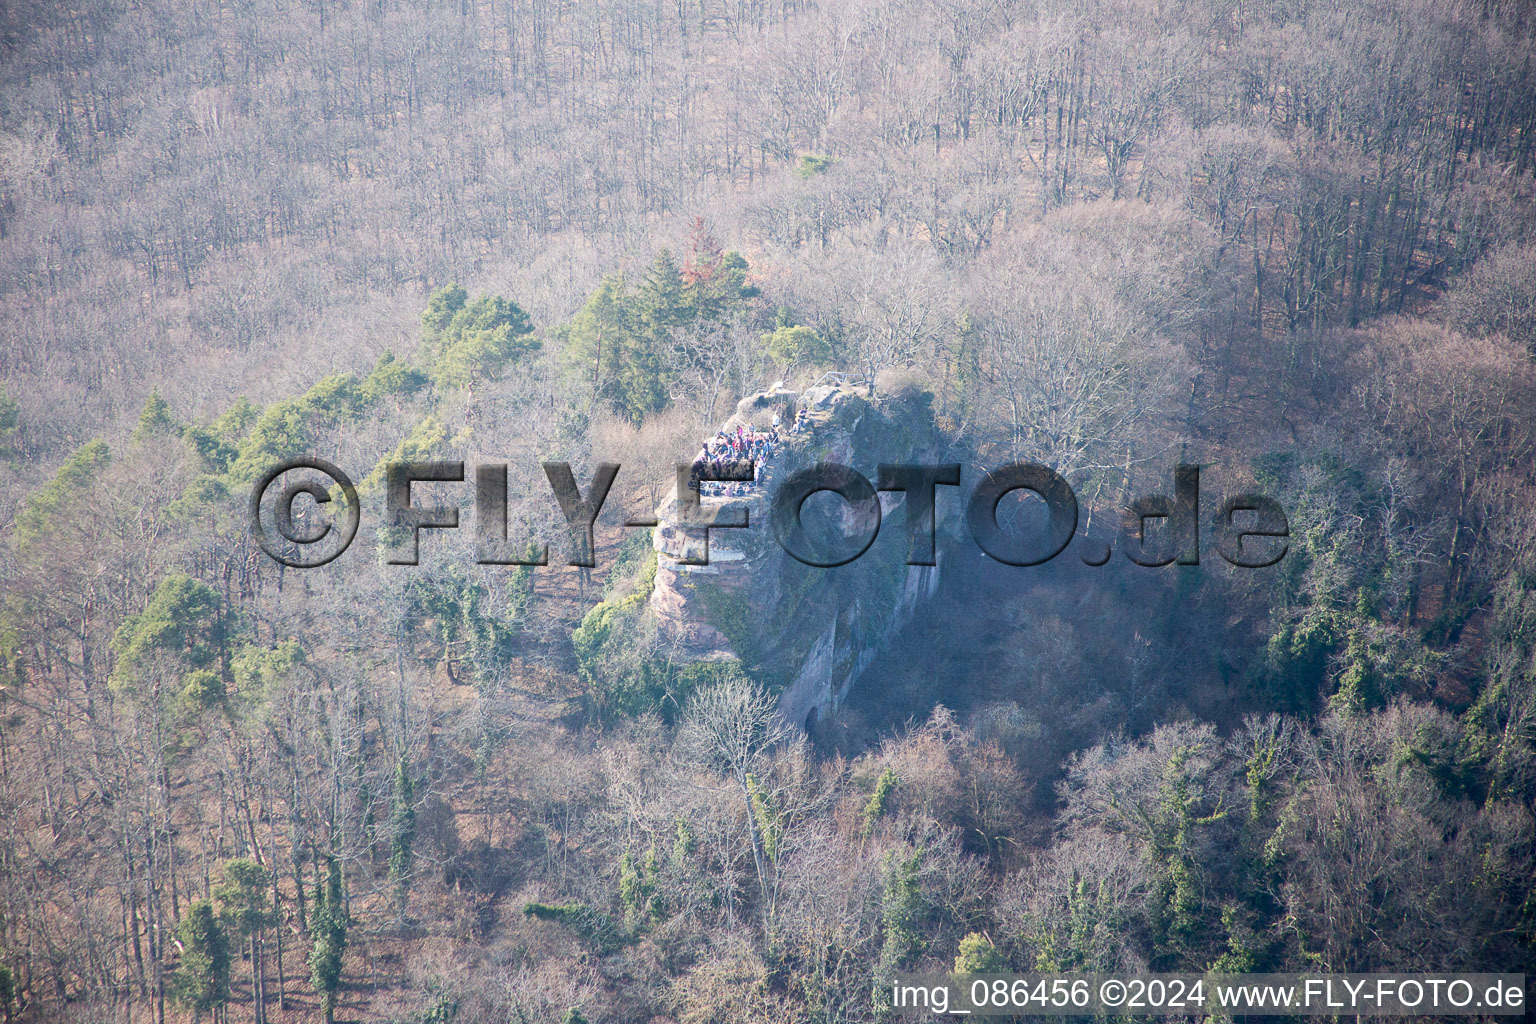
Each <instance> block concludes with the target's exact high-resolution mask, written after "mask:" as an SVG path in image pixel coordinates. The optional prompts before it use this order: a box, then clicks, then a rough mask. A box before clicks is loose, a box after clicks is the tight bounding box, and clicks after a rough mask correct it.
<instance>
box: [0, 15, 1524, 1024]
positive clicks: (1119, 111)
mask: <svg viewBox="0 0 1536 1024" xmlns="http://www.w3.org/2000/svg"><path fill="white" fill-rule="evenodd" d="M1533 193H1536V7H1533V6H1532V5H1531V4H1529V3H1528V2H1526V0H926V2H908V0H848V2H843V3H832V2H825V3H812V2H808V0H807V2H800V0H779V2H767V0H686V2H685V0H676V2H673V0H599V2H585V3H578V2H575V0H458V2H456V3H444V4H436V5H410V4H406V3H401V2H398V0H366V2H363V0H356V2H350V0H238V2H230V3H221V2H217V0H146V2H142V3H127V2H122V0H78V2H75V3H71V4H52V3H46V2H44V3H12V4H5V5H3V6H0V309H3V312H4V316H3V317H0V380H3V389H0V588H3V598H0V1019H3V1020H5V1021H7V1022H10V1021H17V1022H32V1021H69V1022H80V1024H85V1022H114V1024H116V1022H123V1024H129V1022H143V1024H165V1022H168V1021H169V1022H179V1021H201V1020H204V1019H213V1020H215V1021H226V1020H232V1021H246V1020H250V1021H254V1022H256V1024H266V1022H271V1024H280V1022H286V1021H301V1020H303V1021H313V1020H322V1019H323V1020H325V1021H327V1022H331V1021H335V1020H354V1021H390V1022H399V1024H406V1022H411V1024H449V1022H459V1024H481V1022H486V1024H491V1022H495V1024H501V1022H518V1024H524V1022H526V1024H533V1022H544V1021H548V1022H563V1024H578V1022H591V1024H598V1022H609V1021H612V1022H619V1021H656V1022H662V1021H670V1022H678V1024H704V1022H710V1021H732V1022H736V1021H741V1022H752V1021H762V1022H778V1021H790V1020H794V1021H800V1020H804V1021H820V1022H829V1024H830V1022H858V1021H876V1020H883V1019H888V1017H889V1016H890V1008H889V1006H888V1005H886V1004H884V1003H883V1002H882V1001H881V997H880V995H879V993H880V991H881V989H882V985H883V983H884V981H885V980H887V979H889V978H890V977H891V976H892V975H893V974H894V973H895V972H896V971H906V970H919V969H927V970H949V969H952V968H953V969H968V970H991V969H1011V970H1052V971H1057V970H1059V971H1107V970H1123V971H1136V970H1156V971H1206V970H1225V971H1238V972H1243V971H1286V970H1320V971H1337V972H1345V971H1355V972H1364V971H1384V970H1393V969H1397V970H1414V971H1421V970H1432V971H1449V970H1456V969H1465V970H1483V971H1522V970H1524V971H1527V972H1530V973H1536V972H1532V971H1531V968H1532V966H1533V964H1536V884H1533V879H1536V362H1533V360H1536V203H1533ZM829 374H833V375H837V376H836V377H835V378H830V379H838V380H845V381H850V382H855V383H856V384H857V386H858V388H859V389H860V390H861V391H862V392H863V394H864V395H865V396H866V398H867V400H868V401H870V402H873V403H877V404H879V405H880V407H881V408H882V409H884V410H888V412H887V413H886V414H887V415H890V416H892V417H899V416H901V415H917V414H918V412H920V413H921V415H922V416H924V417H925V418H926V419H927V420H928V421H930V422H931V425H932V427H933V429H934V430H936V431H937V432H938V433H939V434H940V435H941V436H942V437H943V438H944V439H945V444H946V445H947V446H948V449H949V451H948V452H947V454H946V459H947V460H948V461H953V462H960V463H964V464H965V465H966V466H967V467H982V468H986V467H995V466H999V465H1002V464H1005V463H1010V462H1017V461H1034V462H1039V463H1042V464H1044V465H1047V466H1050V467H1052V468H1054V469H1055V470H1056V471H1057V472H1059V473H1061V474H1062V475H1063V476H1065V477H1066V478H1067V479H1068V480H1069V481H1070V482H1071V483H1072V486H1073V488H1074V489H1075V491H1076V494H1077V496H1078V500H1079V502H1080V504H1081V506H1082V515H1083V518H1084V521H1085V523H1086V524H1087V525H1088V526H1089V527H1090V528H1093V529H1096V530H1100V531H1107V530H1108V529H1109V528H1107V527H1105V526H1104V524H1105V523H1110V524H1116V523H1118V522H1119V514H1120V513H1119V510H1120V509H1121V508H1123V507H1124V506H1125V505H1126V504H1127V503H1128V502H1130V501H1132V500H1133V499H1135V498H1137V497H1139V496H1142V495H1147V494H1152V493H1167V492H1170V490H1171V484H1172V481H1173V477H1174V467H1175V466H1176V465H1178V464H1181V463H1189V464H1200V465H1201V466H1202V467H1203V468H1204V473H1205V475H1204V476H1203V478H1202V480H1203V481H1205V482H1208V483H1209V485H1210V487H1211V488H1212V490H1211V491H1210V494H1209V496H1208V497H1205V498H1202V501H1203V502H1208V503H1209V506H1210V507H1211V508H1214V506H1215V504H1216V501H1217V499H1218V498H1219V496H1220V494H1221V493H1225V492H1232V491H1237V490H1251V491H1260V492H1263V493H1265V494H1268V495H1271V496H1273V497H1274V498H1275V499H1276V500H1277V501H1279V502H1280V504H1281V505H1282V506H1283V507H1284V509H1285V510H1286V513H1287V515H1288V518H1289V523H1290V536H1289V539H1288V545H1289V546H1288V550H1287V552H1286V555H1285V557H1284V558H1283V559H1282V560H1281V561H1280V562H1279V563H1278V564H1277V565H1275V566H1272V567H1269V568H1265V569H1254V570H1240V569H1235V568H1232V567H1229V566H1227V565H1225V564H1224V563H1222V562H1221V561H1219V560H1218V559H1216V558H1215V556H1214V551H1213V550H1207V551H1206V552H1205V554H1204V557H1203V559H1202V562H1201V564H1200V565H1198V566H1187V565H1168V566H1165V567H1163V568H1145V567H1141V566H1136V565H1132V564H1129V563H1128V562H1126V561H1125V560H1124V559H1121V558H1120V557H1119V555H1118V554H1117V556H1116V560H1115V561H1114V562H1113V563H1112V564H1111V565H1110V566H1107V567H1105V568H1102V569H1087V570H1085V569H1083V568H1081V567H1080V566H1079V565H1077V564H1075V563H1076V559H1075V556H1071V557H1067V558H1065V559H1064V560H1063V562H1064V563H1069V564H1063V562H1059V563H1054V564H1053V565H1051V566H1044V567H1036V568H1014V567H1010V566H1003V565H1000V564H996V563H991V564H985V565H983V564H981V560H980V559H979V558H978V556H977V555H976V553H975V551H974V550H973V549H971V548H969V547H966V546H965V545H958V546H957V545H953V544H952V545H950V546H949V547H948V548H946V549H945V550H943V551H941V554H940V567H941V569H943V570H944V571H943V574H942V583H941V585H940V588H939V590H938V592H937V593H936V594H935V596H934V597H933V599H932V600H931V601H930V602H929V603H928V605H927V606H926V607H924V608H922V609H920V610H919V611H918V612H917V613H916V614H915V616H914V618H913V619H912V621H911V622H909V623H908V624H907V625H906V626H905V628H904V629H903V630H902V634H901V636H899V637H897V638H895V639H894V640H892V641H891V643H890V644H889V645H887V646H886V647H885V648H884V649H882V650H880V651H877V652H873V660H872V662H871V664H870V668H869V671H868V673H866V676H865V677H864V678H863V679H862V680H861V682H860V684H859V685H858V686H857V687H855V689H854V691H853V692H852V693H851V694H850V695H849V697H848V699H847V701H846V702H845V703H844V704H843V705H842V706H841V707H839V708H837V709H835V711H833V712H831V713H829V714H828V715H827V716H825V717H824V718H822V719H821V720H820V721H818V722H816V723H815V725H814V728H812V729H810V730H809V731H806V730H805V729H803V728H802V727H801V726H802V725H803V723H798V722H797V723H786V722H784V721H782V720H781V718H780V717H779V716H778V714H777V710H776V704H775V699H776V694H775V692H774V685H773V681H772V679H771V678H769V677H768V675H766V674H765V673H764V672H762V671H761V667H760V666H757V665H754V664H751V663H749V661H747V660H741V661H724V662H711V663H709V664H707V665H704V666H701V665H699V664H693V663H690V662H689V661H688V660H687V658H686V657H685V656H684V655H683V653H682V651H681V649H680V647H679V646H678V644H677V642H676V638H674V637H671V636H669V635H668V633H667V631H666V630H665V629H663V628H661V626H660V625H659V624H658V622H657V621H656V618H655V616H654V615H653V614H652V613H651V611H650V606H649V604H648V603H647V602H648V599H649V597H650V595H651V593H652V588H653V587H654V586H655V576H656V572H657V555H656V553H655V550H654V549H653V547H652V545H651V538H650V537H649V535H648V533H647V531H644V530H636V529H625V528H623V527H622V526H621V523H623V521H624V520H625V517H626V516H635V515H646V514H649V513H650V511H651V510H652V509H654V508H655V507H656V506H657V504H658V502H660V501H661V500H662V499H663V498H664V497H665V496H666V495H667V493H668V490H669V488H671V487H672V486H673V483H674V480H675V472H674V467H675V465H676V464H677V463H678V462H679V460H687V459H688V458H689V457H690V456H691V455H692V453H693V452H695V451H697V450H698V447H699V443H700V441H701V440H702V439H706V438H709V437H711V436H713V435H714V433H715V431H716V429H717V428H718V427H719V425H720V424H721V423H722V422H723V421H724V420H725V418H726V417H727V416H729V415H730V414H731V412H732V411H733V410H734V409H735V408H736V403H737V400H738V399H740V398H741V397H742V396H744V395H748V394H751V393H753V392H757V391H761V390H763V389H765V388H768V387H769V386H770V385H772V384H774V383H776V382H777V383H783V384H786V385H787V386H788V387H790V388H799V387H804V386H807V385H810V384H812V383H813V382H817V381H821V380H825V379H829V377H828V375H829ZM300 454H312V455H318V456H320V457H322V458H324V459H327V460H330V461H332V462H334V463H336V464H337V465H339V466H342V467H345V468H346V469H347V470H348V472H350V473H352V474H353V476H354V479H355V480H356V481H357V484H358V490H359V492H360V493H361V494H362V496H363V502H364V504H365V505H366V506H367V507H368V508H367V510H365V516H366V515H367V514H371V511H370V510H372V509H376V508H378V507H379V506H380V503H381V502H382V500H383V494H384V492H385V490H386V487H387V483H386V479H385V477H386V474H385V470H384V466H385V464H387V463H388V462H390V461H398V460H421V459H428V458H439V459H453V460H460V461H465V462H467V463H469V464H476V463H486V462H494V463H505V464H507V466H508V487H507V492H508V496H509V498H508V507H507V516H508V519H507V523H508V530H507V536H515V537H528V538H534V539H535V541H537V542H544V541H548V542H549V543H550V546H551V552H550V558H549V563H550V564H549V565H547V566H539V567H534V566H531V565H520V566H512V565H485V564H480V563H479V562H477V560H476V557H475V554H474V550H473V537H472V536H471V534H470V531H469V530H468V529H461V530H458V531H440V532H438V533H435V534H432V535H430V536H429V535H427V534H423V539H422V544H421V548H422V557H421V563H422V564H421V565H419V566H403V565H391V564H389V562H388V558H387V555H388V552H389V550H390V547H391V544H392V543H394V542H395V541H397V540H398V538H395V537H392V536H391V535H390V533H389V531H388V530H387V529H376V528H375V525H374V524H373V523H371V522H370V523H367V524H365V527H364V529H363V531H362V533H361V534H360V535H359V539H358V540H357V542H356V544H355V545H354V546H353V548H352V549H351V550H350V551H349V552H348V553H347V554H346V555H345V557H344V558H343V559H340V560H338V561H337V562H336V563H333V564H332V565H330V566H326V567H322V568H318V569H310V570H297V569H291V568H285V567H284V566H282V565H280V564H279V563H278V562H276V561H274V560H273V559H272V558H270V557H268V555H267V554H265V553H263V552H262V551H261V550H260V548H259V547H258V546H257V544H256V542H255V541H254V540H253V538H252V535H251V533H250V529H249V522H248V511H247V502H248V499H249V496H250V492H251V489H252V487H253V485H254V484H255V482H256V481H257V480H258V479H259V478H260V477H261V476H262V475H263V474H264V473H265V472H266V471H267V470H268V469H269V468H270V467H271V466H272V465H274V464H275V463H276V462H277V461H278V460H280V459H283V458H286V457H289V456H294V455H300ZM552 461H562V462H567V463H569V464H571V466H572V467H573V471H574V474H575V477H576V479H577V480H578V481H580V482H581V483H582V485H583V486H585V485H586V482H587V481H590V480H592V479H593V474H594V471H595V468H596V467H597V465H598V464H599V463H603V462H616V463H619V464H620V465H621V466H622V467H623V468H622V470H621V471H620V475H619V477H618V483H617V484H616V485H615V487H614V489H613V491H612V496H611V497H610V499H609V503H608V506H607V508H606V509H605V511H604V513H603V515H602V517H601V518H600V520H599V522H598V528H597V534H596V552H595V553H596V558H595V562H596V566H595V567H581V566H571V565H566V564H565V563H566V562H567V561H569V559H568V557H567V556H568V555H569V554H570V553H571V552H570V550H569V547H570V546H569V545H567V544H566V543H565V541H564V538H565V536H566V533H565V519H564V518H563V516H562V512H561V508H560V506H559V505H558V504H557V502H556V500H555V498H554V496H553V495H552V493H551V490H550V486H549V484H548V483H547V481H546V479H545V473H544V471H543V470H542V469H541V463H545V462H552ZM419 490H420V493H421V494H422V495H423V496H424V497H423V499H422V500H426V498H425V496H426V495H428V494H429V493H431V492H433V491H434V488H427V487H423V488H420V489H419ZM435 490H436V493H438V494H440V495H441V499H440V500H444V501H457V502H459V503H460V504H461V505H462V506H463V507H464V508H465V509H466V512H465V520H464V522H465V525H466V527H467V526H468V524H469V523H470V518H469V516H470V513H469V511H468V509H469V506H470V498H471V496H472V490H473V488H472V487H467V486H459V487H457V488H455V487H451V486H446V485H444V486H440V487H438V488H436V489H435ZM944 501H946V502H947V501H948V497H946V498H945V499H944ZM1020 514H1021V515H1023V514H1024V513H1023V512H1021V513H1020ZM1106 535H1107V532H1106ZM967 543H968V542H967ZM534 546H535V547H537V544H535V545H534ZM946 559H947V560H948V561H947V562H946ZM750 611H751V613H752V615H753V616H754V618H753V619H752V621H751V628H752V629H756V630H760V631H772V630H773V629H774V628H775V622H776V618H775V614H774V609H773V608H756V609H750ZM829 611H831V610H829Z"/></svg>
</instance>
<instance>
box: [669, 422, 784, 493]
mask: <svg viewBox="0 0 1536 1024" xmlns="http://www.w3.org/2000/svg"><path fill="white" fill-rule="evenodd" d="M783 442H784V437H783V435H782V434H781V433H780V432H779V417H778V415H777V414H775V415H774V417H773V425H772V426H771V427H769V428H768V430H766V431H761V430H748V429H746V428H745V427H737V428H736V429H735V430H734V431H726V430H722V431H720V432H719V433H717V434H716V435H715V437H714V440H712V441H705V442H704V446H703V447H702V448H701V449H700V450H699V454H698V455H696V456H694V459H693V474H692V478H691V479H690V481H689V486H690V487H692V488H693V489H694V490H696V491H698V492H699V494H700V495H710V496H714V497H726V498H738V497H742V496H743V495H746V494H749V493H751V491H752V489H753V488H755V487H756V486H757V485H758V484H759V483H760V482H761V481H762V478H763V473H764V468H765V464H766V463H767V461H768V460H769V459H771V458H772V457H773V456H774V454H775V453H776V452H777V451H778V450H779V446H780V445H781V444H783ZM748 461H750V462H751V464H752V480H751V481H750V482H748V481H745V480H738V481H721V480H709V479H705V478H706V477H709V476H717V475H724V473H725V472H726V469H727V466H728V464H730V463H742V462H748Z"/></svg>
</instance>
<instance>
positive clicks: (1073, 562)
mask: <svg viewBox="0 0 1536 1024" xmlns="http://www.w3.org/2000/svg"><path fill="white" fill-rule="evenodd" d="M1100 547H1102V546H1100ZM1088 549H1089V548H1088V547H1085V548H1084V550H1088ZM941 568H942V575H941V582H940V584H939V589H938V591H937V592H936V593H935V594H934V596H933V598H932V599H931V600H929V601H928V602H926V603H925V604H923V605H922V606H921V607H920V608H919V609H918V610H917V612H916V614H915V615H914V616H913V618H912V620H911V621H910V622H909V623H908V624H907V626H906V628H905V629H903V630H902V631H901V633H900V634H899V635H898V637H897V638H896V639H895V641H893V642H892V643H890V644H889V645H887V647H886V648H885V649H884V650H882V651H881V652H880V653H879V654H878V655H877V656H876V657H875V659H874V661H873V662H872V663H871V664H870V666H869V668H868V669H867V670H866V671H865V672H864V674H863V675H862V676H861V677H860V679H859V681H858V682H857V683H856V684H855V686H854V687H853V689H852V691H851V692H850V693H849V694H848V697H847V699H846V700H845V701H844V703H843V705H842V706H841V707H840V708H839V709H838V711H837V712H836V713H834V714H830V715H823V716H821V718H820V719H819V721H818V722H817V723H816V725H815V727H814V729H813V730H812V738H813V740H814V741H815V743H816V745H817V748H818V749H819V750H820V751H821V752H823V753H824V754H827V755H832V754H842V755H845V756H852V755H855V754H858V753H861V752H863V751H865V750H868V749H870V748H872V747H874V746H876V745H877V744H878V743H879V742H880V741H881V740H882V739H883V738H884V737H886V736H889V735H891V734H892V733H893V732H896V731H900V730H901V729H902V728H903V727H904V726H905V725H906V724H907V723H909V722H921V721H924V720H925V719H927V718H928V717H929V715H930V714H931V713H932V711H933V709H934V707H935V706H937V705H943V706H945V707H947V708H949V709H951V710H952V711H954V712H955V713H956V716H957V718H958V719H959V720H960V722H961V723H962V724H964V725H966V726H967V727H969V728H970V729H972V730H973V731H974V732H975V733H977V734H978V735H979V736H980V737H982V738H985V739H995V740H996V741H997V742H998V743H999V744H1000V745H1001V746H1002V747H1003V749H1004V750H1005V751H1007V752H1008V753H1009V754H1010V755H1011V756H1012V757H1013V758H1014V760H1015V761H1017V762H1018V763H1019V765H1020V767H1021V768H1022V769H1024V771H1025V772H1026V774H1027V775H1028V776H1029V777H1030V778H1031V779H1032V780H1034V781H1035V782H1036V784H1037V786H1036V798H1037V801H1038V802H1039V803H1040V804H1041V805H1042V806H1044V805H1046V804H1048V803H1049V802H1050V800H1051V793H1052V791H1051V786H1050V785H1049V783H1050V781H1051V780H1053V779H1054V778H1055V776H1056V772H1057V769H1058V766H1059V765H1060V764H1061V762H1062V760H1063V759H1064V758H1065V757H1066V755H1067V754H1069V753H1070V752H1071V751H1073V750H1076V749H1079V748H1081V747H1084V746H1087V745H1090V744H1092V743H1093V742H1095V741H1097V740H1098V739H1100V738H1101V737H1103V736H1104V735H1106V734H1108V733H1113V732H1116V731H1119V730H1124V731H1125V732H1128V733H1131V734H1135V733H1139V732H1142V731H1144V730H1146V729H1149V728H1150V727H1151V726H1153V725H1155V724H1157V723H1159V722H1166V721H1171V720H1177V719H1181V718H1190V717H1199V718H1202V719H1205V720H1210V721H1216V722H1218V723H1221V722H1228V723H1230V722H1234V721H1236V720H1237V719H1238V718H1239V717H1240V716H1241V714H1242V712H1243V711H1244V710H1245V708H1244V704H1245V703H1247V701H1246V699H1245V698H1246V697H1247V695H1246V693H1245V691H1244V689H1243V688H1242V687H1241V685H1240V684H1239V683H1238V682H1237V677H1238V676H1239V675H1240V673H1241V670H1242V668H1243V664H1244V662H1245V661H1246V655H1244V654H1243V653H1241V648H1242V647H1244V646H1245V644H1244V642H1243V641H1242V640H1237V641H1234V637H1248V636H1253V635H1254V634H1253V631H1252V629H1251V628H1250V627H1251V626H1252V623H1246V622H1245V621H1244V619H1243V617H1242V615H1241V613H1240V611H1239V610H1238V606H1237V605H1236V604H1235V603H1234V602H1233V600H1232V592H1231V588H1230V587H1227V586H1225V585H1224V580H1223V577H1224V575H1225V573H1224V572H1223V568H1224V567H1219V566H1214V565H1210V564H1209V563H1206V564H1202V565H1198V566H1177V565H1169V566H1165V567H1163V568H1157V569H1153V568H1145V567H1142V566H1138V565H1135V564H1132V563H1131V562H1130V561H1128V560H1127V559H1125V558H1123V557H1121V556H1120V554H1119V553H1118V552H1117V553H1116V554H1115V555H1114V557H1112V558H1111V559H1110V561H1109V562H1108V563H1107V564H1105V565H1102V566H1099V567H1093V566H1088V565H1085V564H1084V563H1083V562H1082V561H1081V559H1080V557H1079V555H1078V546H1077V545H1076V544H1074V545H1073V547H1072V548H1069V549H1068V550H1067V551H1066V552H1063V554H1062V555H1061V556H1059V557H1057V558H1056V559H1054V560H1053V561H1051V562H1049V563H1047V564H1045V565H1041V566H1031V567H1016V566H1010V565H1005V564H1003V563H1001V562H998V561H995V560H993V559H990V558H988V557H986V556H985V555H983V554H982V553H981V552H980V551H979V550H978V549H977V548H976V547H974V546H971V545H966V544H961V543H952V544H950V545H949V547H948V548H947V549H945V550H943V552H942V554H941ZM1248 646H1251V645H1248ZM1040 783H1046V784H1045V785H1040Z"/></svg>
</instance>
